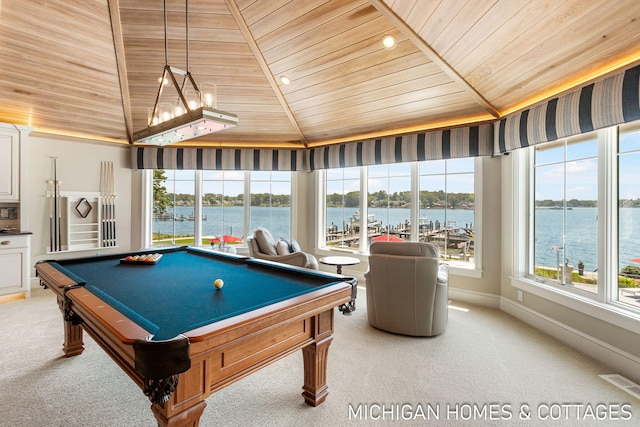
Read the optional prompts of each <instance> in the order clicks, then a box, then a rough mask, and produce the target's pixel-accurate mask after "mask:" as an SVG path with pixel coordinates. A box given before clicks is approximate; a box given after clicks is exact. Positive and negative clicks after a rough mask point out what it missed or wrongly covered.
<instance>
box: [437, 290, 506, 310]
mask: <svg viewBox="0 0 640 427" xmlns="http://www.w3.org/2000/svg"><path fill="white" fill-rule="evenodd" d="M449 299H452V300H454V301H462V302H468V303H469V304H475V305H481V306H483V307H491V308H500V296H499V295H493V294H487V293H484V292H476V291H469V290H467V289H458V288H452V287H449Z"/></svg>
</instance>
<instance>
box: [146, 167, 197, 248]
mask: <svg viewBox="0 0 640 427" xmlns="http://www.w3.org/2000/svg"><path fill="white" fill-rule="evenodd" d="M194 217H195V186H194V173H193V171H183V170H180V171H173V170H155V171H153V221H152V224H151V232H152V244H163V245H177V244H185V243H192V242H193V238H194V236H195V228H194Z"/></svg>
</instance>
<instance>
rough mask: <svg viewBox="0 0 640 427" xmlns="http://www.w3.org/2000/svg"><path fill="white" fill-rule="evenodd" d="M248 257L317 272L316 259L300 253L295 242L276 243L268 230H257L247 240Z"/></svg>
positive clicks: (280, 241) (282, 240) (282, 241)
mask: <svg viewBox="0 0 640 427" xmlns="http://www.w3.org/2000/svg"><path fill="white" fill-rule="evenodd" d="M247 245H248V246H249V255H250V256H251V257H253V258H259V259H266V260H268V261H275V262H281V263H284V264H289V265H293V266H296V267H304V268H310V269H313V270H318V268H319V267H318V261H317V260H316V257H314V256H313V255H311V254H308V253H306V252H302V250H301V249H300V246H299V245H298V243H297V242H296V241H295V240H292V241H291V242H287V241H286V240H284V239H281V240H278V241H276V239H274V238H273V236H272V235H271V233H270V232H269V230H267V229H265V228H258V229H257V230H256V231H255V232H254V235H253V236H250V237H248V238H247Z"/></svg>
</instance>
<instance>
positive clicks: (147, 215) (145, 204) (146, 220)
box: [140, 169, 298, 248]
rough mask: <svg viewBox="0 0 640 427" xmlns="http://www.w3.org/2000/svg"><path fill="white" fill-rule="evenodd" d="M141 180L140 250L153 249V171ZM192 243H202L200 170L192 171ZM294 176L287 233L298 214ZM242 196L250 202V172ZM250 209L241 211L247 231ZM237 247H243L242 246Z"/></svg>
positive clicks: (292, 178)
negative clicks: (193, 202)
mask: <svg viewBox="0 0 640 427" xmlns="http://www.w3.org/2000/svg"><path fill="white" fill-rule="evenodd" d="M141 172H142V179H141V180H140V186H141V188H140V195H141V199H142V200H141V202H142V206H141V213H142V217H143V221H142V227H141V230H140V238H141V242H142V248H151V247H153V243H152V242H153V230H152V229H153V227H152V222H153V169H145V170H142V171H141ZM194 172H195V173H194V183H195V187H194V198H195V206H194V216H195V221H194V242H201V241H202V195H203V193H202V192H203V173H202V171H201V170H194ZM297 188H298V187H297V183H296V175H295V173H294V172H291V209H290V212H291V213H290V215H291V218H290V222H289V224H290V226H289V233H290V234H292V231H293V230H295V229H296V227H297V220H296V216H297V214H298V208H297V203H295V198H296V197H295V195H296V194H297V193H296V192H297ZM244 194H245V200H251V199H250V196H251V171H244ZM250 209H251V206H245V209H244V210H243V218H242V221H243V228H244V229H245V230H249V224H250V215H251V213H250ZM239 247H245V248H246V244H243V245H241V246H239Z"/></svg>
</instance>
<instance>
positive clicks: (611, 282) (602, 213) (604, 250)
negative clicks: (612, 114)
mask: <svg viewBox="0 0 640 427" xmlns="http://www.w3.org/2000/svg"><path fill="white" fill-rule="evenodd" d="M617 138H618V132H617V127H612V128H608V129H604V130H602V131H600V132H599V133H598V140H599V147H598V148H599V152H598V155H599V156H600V159H601V160H602V161H601V162H600V167H599V168H598V181H599V183H600V186H599V187H600V189H599V194H598V198H599V200H602V203H598V218H602V220H601V221H598V239H599V241H601V242H602V244H601V245H600V246H599V247H598V273H599V274H598V283H602V284H603V286H599V287H598V299H599V300H600V301H604V302H611V301H617V300H618V297H617V294H616V293H617V292H618V286H617V284H618V233H617V230H618V214H617V209H618V203H617V200H618V179H617V178H618V177H617V173H616V171H617V154H616V153H617V149H616V148H617V146H618V144H617Z"/></svg>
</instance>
